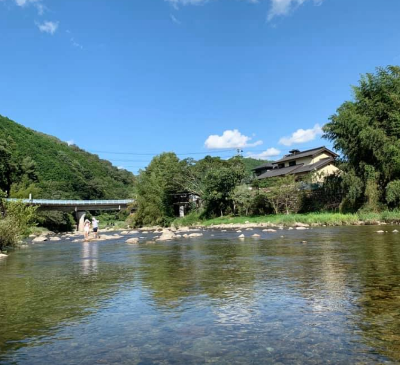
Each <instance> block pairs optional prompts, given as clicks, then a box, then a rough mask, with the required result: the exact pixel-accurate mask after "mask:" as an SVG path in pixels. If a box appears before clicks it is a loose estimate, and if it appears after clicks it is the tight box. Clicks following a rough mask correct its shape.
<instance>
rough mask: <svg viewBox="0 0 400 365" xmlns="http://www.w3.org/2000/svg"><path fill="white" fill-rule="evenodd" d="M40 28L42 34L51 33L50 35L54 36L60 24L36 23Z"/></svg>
mask: <svg viewBox="0 0 400 365" xmlns="http://www.w3.org/2000/svg"><path fill="white" fill-rule="evenodd" d="M36 25H37V26H38V28H39V30H40V31H41V32H45V33H49V34H52V35H53V34H54V33H55V32H56V30H57V28H58V22H49V21H45V22H43V23H42V24H40V23H36Z"/></svg>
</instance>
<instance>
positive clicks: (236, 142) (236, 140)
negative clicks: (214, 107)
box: [204, 129, 263, 149]
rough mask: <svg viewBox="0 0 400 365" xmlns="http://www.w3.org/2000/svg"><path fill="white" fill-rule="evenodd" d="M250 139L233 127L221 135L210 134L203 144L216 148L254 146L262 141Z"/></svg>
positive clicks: (209, 147)
mask: <svg viewBox="0 0 400 365" xmlns="http://www.w3.org/2000/svg"><path fill="white" fill-rule="evenodd" d="M251 139H252V138H251V137H248V136H244V135H243V134H241V133H240V132H239V131H238V130H237V129H234V130H227V131H225V132H224V133H222V136H218V135H216V134H214V135H211V136H209V137H208V138H207V140H206V141H205V143H204V144H205V146H206V148H208V149H218V148H244V147H254V146H259V145H260V144H262V143H263V142H262V141H256V142H254V143H249V142H250V141H251Z"/></svg>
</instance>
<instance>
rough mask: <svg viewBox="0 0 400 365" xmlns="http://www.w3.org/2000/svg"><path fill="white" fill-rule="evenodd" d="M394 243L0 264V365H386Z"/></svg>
mask: <svg viewBox="0 0 400 365" xmlns="http://www.w3.org/2000/svg"><path fill="white" fill-rule="evenodd" d="M379 229H384V230H387V231H388V232H387V233H385V234H378V233H376V231H377V230H379ZM394 229H395V227H391V226H383V228H382V227H373V226H365V227H335V228H328V227H321V228H315V229H310V230H305V231H296V230H291V231H289V230H287V229H283V230H278V231H277V232H275V233H266V232H262V231H261V230H257V229H254V230H253V231H248V232H247V231H244V233H245V234H246V235H247V236H249V237H248V238H246V239H244V240H239V239H238V238H237V236H238V235H239V233H236V232H234V231H231V232H230V231H229V230H228V232H221V231H217V230H215V231H213V230H212V229H210V230H205V231H204V236H203V237H199V238H192V239H181V240H179V241H178V240H176V241H169V242H159V243H156V244H139V245H129V244H126V243H125V240H126V239H127V238H129V237H131V236H126V237H124V238H123V239H117V240H107V241H102V242H97V243H94V242H93V243H79V242H72V241H71V240H65V239H63V240H62V241H58V242H43V243H40V244H35V245H29V247H27V248H25V249H18V250H16V251H15V252H12V253H10V255H9V256H8V257H7V258H4V259H1V260H0V364H29V365H34V364H38V365H39V364H40V365H43V364H81V365H82V364H138V365H150V364H188V365H190V364H209V363H210V364H322V363H323V364H327V363H330V364H365V363H368V364H369V363H376V364H382V363H388V364H396V363H400V233H399V234H396V233H392V231H393V230H394ZM254 233H258V234H260V235H261V237H260V238H258V239H255V238H250V235H252V234H254ZM149 236H151V235H149ZM132 237H133V236H132ZM303 241H307V242H303Z"/></svg>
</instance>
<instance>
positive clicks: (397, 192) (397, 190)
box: [386, 180, 400, 206]
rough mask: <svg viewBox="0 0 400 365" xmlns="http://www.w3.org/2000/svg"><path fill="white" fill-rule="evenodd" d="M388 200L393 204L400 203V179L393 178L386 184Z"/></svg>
mask: <svg viewBox="0 0 400 365" xmlns="http://www.w3.org/2000/svg"><path fill="white" fill-rule="evenodd" d="M386 201H387V202H388V204H390V205H391V206H398V205H399V203H400V180H393V181H392V182H390V183H389V184H387V186H386Z"/></svg>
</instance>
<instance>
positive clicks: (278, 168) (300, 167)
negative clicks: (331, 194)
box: [253, 146, 339, 181]
mask: <svg viewBox="0 0 400 365" xmlns="http://www.w3.org/2000/svg"><path fill="white" fill-rule="evenodd" d="M337 157H338V155H337V154H336V153H335V152H333V151H331V150H329V149H328V148H326V147H324V146H323V147H318V148H313V149H310V150H306V151H299V150H292V151H290V152H289V154H288V155H285V156H284V157H282V158H281V159H280V160H278V161H275V162H273V163H272V164H264V165H261V166H258V167H256V168H255V169H253V171H254V173H255V174H256V176H257V179H259V180H262V179H268V178H271V177H279V176H286V175H296V176H298V177H301V176H304V175H308V174H310V173H311V174H313V179H314V180H315V181H322V180H323V179H324V178H325V177H326V176H329V175H332V174H334V173H337V172H338V171H339V169H338V168H337V167H336V166H335V164H334V162H335V159H336V158H337Z"/></svg>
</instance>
